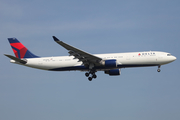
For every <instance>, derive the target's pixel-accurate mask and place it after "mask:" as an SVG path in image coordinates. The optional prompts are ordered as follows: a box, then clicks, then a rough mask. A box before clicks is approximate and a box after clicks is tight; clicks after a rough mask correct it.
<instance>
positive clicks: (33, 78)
mask: <svg viewBox="0 0 180 120" xmlns="http://www.w3.org/2000/svg"><path fill="white" fill-rule="evenodd" d="M179 4H180V1H179V0H173V1H172V0H171V1H170V0H149V1H148V0H137V1H134V0H126V1H119V0H111V1H108V0H98V1H97V0H91V1H89V0H84V1H82V0H76V1H74V0H54V1H47V0H46V1H43V0H31V1H26V0H14V1H10V0H0V16H1V19H0V39H1V44H0V54H1V55H0V59H1V67H0V73H1V75H0V119H1V120H12V119H13V120H24V119H26V120H32V119H34V120H39V119H43V120H50V119H51V120H59V119H63V120H72V119H74V120H84V119H86V120H92V119H94V120H99V119H103V120H109V119H113V120H119V119H123V120H132V119H133V120H145V119H146V120H152V119H154V120H161V119H163V120H169V119H171V120H177V119H180V103H179V101H180V92H179V91H180V87H179V86H180V80H179V78H180V76H179V71H180V68H179V66H180V63H179V58H180V52H179V51H180V48H179V45H180V40H179V39H180V22H179V21H180V14H179V13H180V7H179ZM54 35H55V36H56V37H58V38H59V39H60V40H62V41H65V42H67V43H69V44H71V45H73V46H76V47H78V48H80V49H82V50H85V51H87V52H89V53H93V54H95V53H115V52H133V51H149V50H157V51H164V52H170V53H171V54H173V55H175V56H176V57H177V60H176V61H174V62H173V63H170V64H167V65H164V66H162V67H161V72H160V73H157V71H156V70H157V67H149V68H147V67H145V68H127V69H122V74H121V75H120V76H116V77H110V76H108V75H106V74H104V73H103V72H98V73H97V75H98V78H97V79H95V80H93V81H92V82H89V81H88V80H87V78H86V77H85V75H84V72H79V71H75V72H74V71H72V72H50V71H42V70H36V69H32V68H27V67H24V66H19V65H15V64H11V63H10V62H9V59H8V58H7V57H5V56H4V55H3V54H4V53H6V54H11V55H13V52H12V50H11V47H10V45H9V43H8V41H7V38H9V37H16V38H17V39H19V40H20V41H21V42H22V43H23V44H24V45H25V46H26V47H27V48H28V49H29V50H30V51H31V52H33V53H34V54H36V55H38V56H60V55H68V53H67V51H66V50H65V49H64V48H62V47H61V46H59V45H58V44H56V43H55V42H54V41H53V39H52V36H54Z"/></svg>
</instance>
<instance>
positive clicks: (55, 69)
mask: <svg viewBox="0 0 180 120" xmlns="http://www.w3.org/2000/svg"><path fill="white" fill-rule="evenodd" d="M149 66H159V64H143V65H140V64H134V65H133V64H131V65H118V66H117V67H116V68H107V67H104V66H98V67H94V69H96V70H106V69H120V68H127V67H149ZM49 70H50V71H71V70H82V71H83V70H84V71H86V70H87V71H88V70H89V69H88V68H87V67H85V66H74V67H62V68H54V69H49Z"/></svg>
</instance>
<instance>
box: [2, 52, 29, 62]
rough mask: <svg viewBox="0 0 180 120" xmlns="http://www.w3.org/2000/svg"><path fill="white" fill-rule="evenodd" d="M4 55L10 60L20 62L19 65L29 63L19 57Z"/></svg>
mask: <svg viewBox="0 0 180 120" xmlns="http://www.w3.org/2000/svg"><path fill="white" fill-rule="evenodd" d="M4 55H5V56H7V57H8V58H10V59H13V60H15V61H16V62H19V63H22V64H26V63H27V61H26V60H22V59H19V58H17V57H14V56H12V55H7V54H4Z"/></svg>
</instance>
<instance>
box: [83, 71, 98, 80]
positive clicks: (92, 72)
mask: <svg viewBox="0 0 180 120" xmlns="http://www.w3.org/2000/svg"><path fill="white" fill-rule="evenodd" d="M95 72H96V71H94V70H90V71H89V72H87V73H85V76H86V77H88V80H89V81H92V79H93V78H97V75H96V74H95ZM90 75H91V76H90ZM89 76H90V77H89Z"/></svg>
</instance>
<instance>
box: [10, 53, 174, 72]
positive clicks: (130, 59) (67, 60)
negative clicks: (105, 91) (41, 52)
mask: <svg viewBox="0 0 180 120" xmlns="http://www.w3.org/2000/svg"><path fill="white" fill-rule="evenodd" d="M94 56H97V57H100V58H102V59H103V60H111V59H116V61H117V67H115V68H111V69H117V68H125V67H143V66H160V65H164V64H167V63H170V62H173V61H174V60H176V57H174V56H172V55H171V54H170V53H166V52H158V51H148V52H131V53H130V52H129V53H113V54H94ZM26 60H27V63H26V64H24V65H25V66H28V67H33V68H37V69H43V70H53V71H70V70H81V71H87V70H88V68H86V67H85V66H84V65H83V63H82V62H79V60H78V59H74V57H73V56H58V57H40V58H29V59H26ZM11 62H12V63H17V62H15V61H14V60H11ZM17 64H19V63H17ZM21 65H23V64H21ZM107 69H109V68H106V67H103V66H102V67H101V66H100V67H97V68H96V70H107Z"/></svg>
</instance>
